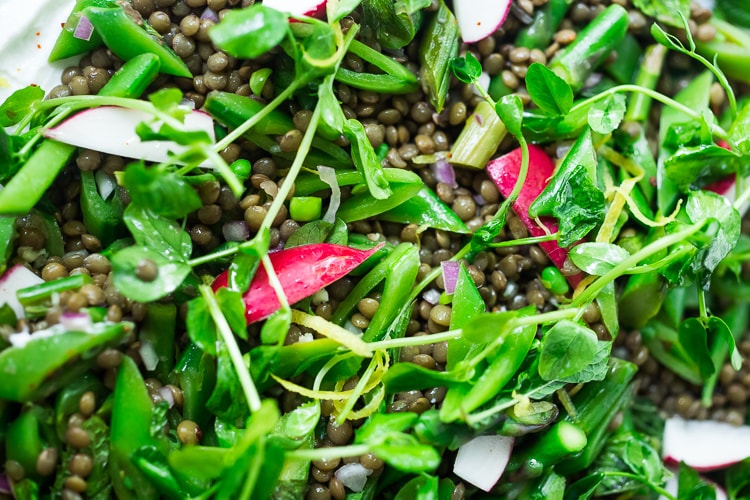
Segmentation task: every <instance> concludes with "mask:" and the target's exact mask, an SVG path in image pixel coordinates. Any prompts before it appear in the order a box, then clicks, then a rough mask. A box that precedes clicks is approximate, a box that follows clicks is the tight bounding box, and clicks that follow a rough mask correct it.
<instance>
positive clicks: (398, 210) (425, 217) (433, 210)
mask: <svg viewBox="0 0 750 500" xmlns="http://www.w3.org/2000/svg"><path fill="white" fill-rule="evenodd" d="M379 217H380V219H382V220H387V221H391V222H400V223H402V224H418V225H420V226H428V227H431V228H434V229H442V230H444V231H451V232H453V233H460V234H467V233H469V229H468V228H467V227H466V224H464V221H462V220H461V218H460V217H459V216H458V215H456V212H454V211H453V210H451V208H450V207H449V206H448V205H446V204H445V203H444V202H443V201H442V200H441V199H440V198H438V196H437V195H436V194H435V192H434V191H433V190H432V189H430V188H428V187H427V186H422V188H421V189H420V190H419V191H417V194H415V195H414V196H412V197H411V198H409V199H408V200H406V201H405V202H403V203H402V204H400V205H398V206H397V207H395V208H392V209H390V210H388V211H387V212H384V213H382V214H380V216H379Z"/></svg>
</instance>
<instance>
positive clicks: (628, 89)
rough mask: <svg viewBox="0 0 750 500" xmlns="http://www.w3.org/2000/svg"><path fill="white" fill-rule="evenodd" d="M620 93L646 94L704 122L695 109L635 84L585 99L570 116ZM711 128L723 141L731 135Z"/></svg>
mask: <svg viewBox="0 0 750 500" xmlns="http://www.w3.org/2000/svg"><path fill="white" fill-rule="evenodd" d="M619 92H640V93H642V94H646V95H647V96H649V97H651V98H652V99H654V100H655V101H659V102H660V103H662V104H665V105H667V106H670V107H672V108H674V109H676V110H678V111H680V112H681V113H684V114H686V115H687V116H689V117H691V118H693V119H695V120H698V121H703V115H702V114H701V113H698V112H696V111H695V110H694V109H691V108H689V107H687V106H685V105H683V104H680V103H679V102H677V101H675V100H674V99H671V98H669V97H667V96H665V95H664V94H662V93H660V92H657V91H655V90H651V89H647V88H645V87H639V86H638V85H633V84H627V85H618V86H616V87H612V88H609V89H607V90H605V91H604V92H602V93H600V94H596V95H595V96H593V97H589V98H588V99H585V100H583V101H581V102H579V103H578V104H576V105H575V106H573V107H572V108H570V110H569V111H568V114H575V113H576V112H579V111H581V110H582V109H585V107H586V106H590V105H592V104H593V103H595V102H597V101H601V100H602V99H606V98H608V97H609V96H612V95H614V94H617V93H619ZM709 128H710V129H711V133H712V134H713V135H715V136H716V137H719V138H721V139H727V138H728V137H729V134H728V133H727V131H726V130H724V129H723V128H721V127H720V126H718V125H716V124H715V123H711V124H709Z"/></svg>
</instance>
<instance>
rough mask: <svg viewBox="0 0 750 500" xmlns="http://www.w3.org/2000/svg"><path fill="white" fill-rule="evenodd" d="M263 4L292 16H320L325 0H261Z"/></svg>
mask: <svg viewBox="0 0 750 500" xmlns="http://www.w3.org/2000/svg"><path fill="white" fill-rule="evenodd" d="M263 5H264V6H266V7H271V8H272V9H276V10H278V11H280V12H288V13H290V14H292V15H293V16H310V17H317V18H322V17H323V16H324V15H325V13H326V2H325V0H263Z"/></svg>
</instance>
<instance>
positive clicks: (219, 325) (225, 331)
mask: <svg viewBox="0 0 750 500" xmlns="http://www.w3.org/2000/svg"><path fill="white" fill-rule="evenodd" d="M199 289H200V293H201V295H202V296H203V299H204V300H205V301H206V306H207V307H208V312H209V313H210V314H211V318H213V320H214V323H215V324H216V329H217V330H218V332H219V335H221V339H222V340H223V341H224V345H225V346H226V348H227V351H229V357H230V358H231V360H232V364H233V365H234V371H235V372H236V373H237V378H238V379H239V381H240V385H241V386H242V391H243V392H244V393H245V399H247V405H248V406H249V407H250V411H252V412H256V411H258V410H260V407H261V401H260V395H259V394H258V389H257V388H256V387H255V383H254V382H253V379H252V378H251V377H250V371H249V370H248V369H247V366H246V365H245V362H244V361H243V359H242V353H241V352H240V348H239V346H238V345H237V341H236V340H235V339H234V334H233V333H232V328H231V327H230V326H229V323H227V319H226V318H225V317H224V313H222V312H221V308H220V307H219V303H218V302H216V297H215V296H214V292H213V290H211V288H210V287H208V286H206V285H201V286H200V287H199Z"/></svg>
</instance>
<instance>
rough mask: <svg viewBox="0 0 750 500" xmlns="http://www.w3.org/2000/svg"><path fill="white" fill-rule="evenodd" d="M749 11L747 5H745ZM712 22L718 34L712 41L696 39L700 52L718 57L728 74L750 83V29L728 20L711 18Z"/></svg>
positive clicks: (710, 56)
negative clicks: (749, 68)
mask: <svg viewBox="0 0 750 500" xmlns="http://www.w3.org/2000/svg"><path fill="white" fill-rule="evenodd" d="M743 8H744V9H745V11H747V7H743ZM710 24H711V25H712V26H713V27H714V28H716V31H717V36H716V37H715V38H714V39H713V40H710V41H700V40H696V41H695V48H696V50H697V52H698V53H699V54H702V55H703V56H705V57H707V58H709V59H713V58H714V57H716V58H717V61H718V64H719V67H720V68H721V69H722V71H724V72H725V73H726V74H727V75H728V76H730V77H732V78H734V79H737V80H739V81H742V82H745V83H750V74H748V71H747V68H748V66H750V55H748V54H749V53H748V50H749V49H750V31H749V30H748V29H742V28H739V27H737V26H734V25H732V24H730V23H729V22H727V21H724V20H721V19H717V18H716V17H713V18H711V20H710Z"/></svg>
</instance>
